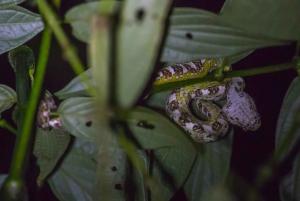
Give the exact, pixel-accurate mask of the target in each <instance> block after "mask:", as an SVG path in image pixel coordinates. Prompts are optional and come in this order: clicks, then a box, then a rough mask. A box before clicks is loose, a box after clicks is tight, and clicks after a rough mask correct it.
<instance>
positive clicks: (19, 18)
mask: <svg viewBox="0 0 300 201" xmlns="http://www.w3.org/2000/svg"><path fill="white" fill-rule="evenodd" d="M0 16H1V18H0V32H1V34H0V54H3V53H4V52H7V51H9V50H11V49H13V48H16V47H18V46H20V45H21V44H23V43H25V42H27V41H28V40H30V39H31V38H33V37H34V36H35V35H36V34H38V33H39V32H40V31H42V30H43V29H44V24H43V21H42V18H41V17H40V16H39V15H37V14H35V13H32V12H30V11H28V10H26V9H24V8H21V7H18V6H12V7H10V8H7V9H5V10H0Z"/></svg>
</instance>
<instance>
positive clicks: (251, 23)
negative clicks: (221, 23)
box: [220, 0, 300, 40]
mask: <svg viewBox="0 0 300 201" xmlns="http://www.w3.org/2000/svg"><path fill="white" fill-rule="evenodd" d="M299 8H300V2H299V1H298V0H287V1H282V0H273V1H269V0H227V1H226V2H225V4H224V6H223V8H222V10H221V13H220V15H221V17H222V19H224V20H226V21H227V22H228V23H230V24H232V25H234V26H235V27H237V28H240V29H243V30H245V31H247V32H249V33H255V34H259V35H264V36H268V37H270V38H279V39H287V40H298V39H299V36H300V26H299V24H300V13H299ZM262 16H263V17H262Z"/></svg>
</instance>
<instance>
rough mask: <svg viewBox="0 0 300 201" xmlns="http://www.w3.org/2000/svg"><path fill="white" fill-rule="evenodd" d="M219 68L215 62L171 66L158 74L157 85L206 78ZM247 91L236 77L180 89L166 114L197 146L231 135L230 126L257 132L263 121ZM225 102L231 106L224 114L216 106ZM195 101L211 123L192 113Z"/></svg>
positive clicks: (168, 106)
mask: <svg viewBox="0 0 300 201" xmlns="http://www.w3.org/2000/svg"><path fill="white" fill-rule="evenodd" d="M215 68H217V66H216V63H215V60H211V59H204V60H201V61H197V62H189V63H182V64H176V65H172V66H168V67H166V68H163V69H162V70H160V71H159V72H158V76H157V78H156V81H155V82H154V85H160V84H163V83H170V82H176V81H181V80H186V79H192V78H200V77H204V76H205V75H206V74H207V73H209V72H210V71H212V70H213V69H215ZM244 87H245V83H244V80H243V79H242V78H240V77H235V78H227V79H225V80H224V81H222V82H217V81H210V82H204V83H200V84H195V85H191V86H187V87H183V88H180V89H176V90H174V91H173V92H172V94H171V95H170V97H169V98H168V100H167V102H166V113H167V114H168V115H169V116H170V117H171V118H172V119H173V120H174V121H175V122H176V123H177V124H179V125H180V126H181V127H182V128H183V129H184V130H186V131H187V132H188V133H189V134H190V135H191V137H192V138H193V139H194V140H195V141H197V142H210V141H215V140H218V139H219V138H221V137H222V136H224V135H225V134H226V133H227V131H228V127H229V126H228V122H230V123H231V124H233V125H236V126H239V127H242V128H243V129H244V130H252V131H254V130H256V129H258V128H259V127H260V125H261V122H260V117H259V115H258V113H257V111H256V106H255V104H254V100H253V99H252V98H251V97H250V96H249V95H248V94H247V93H245V92H244V91H243V89H244ZM224 98H227V103H226V104H225V105H224V106H223V108H222V110H221V109H220V108H219V107H218V106H217V105H215V104H213V103H212V101H218V100H221V99H224ZM193 99H195V100H196V105H197V107H198V108H199V110H200V111H201V112H202V113H203V114H204V115H206V116H207V119H208V120H207V121H201V120H199V119H198V118H196V117H195V116H194V115H193V114H192V112H191V111H190V109H189V103H190V101H191V100H193Z"/></svg>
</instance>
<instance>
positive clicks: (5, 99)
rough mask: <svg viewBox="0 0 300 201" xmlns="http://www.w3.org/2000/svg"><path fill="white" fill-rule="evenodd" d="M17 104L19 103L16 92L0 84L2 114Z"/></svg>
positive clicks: (0, 109)
mask: <svg viewBox="0 0 300 201" xmlns="http://www.w3.org/2000/svg"><path fill="white" fill-rule="evenodd" d="M15 102H17V94H16V92H15V91H14V90H13V89H12V88H10V87H8V86H6V85H3V84H0V113H2V112H3V111H5V110H7V109H9V108H10V107H11V106H12V105H13V104H14V103H15Z"/></svg>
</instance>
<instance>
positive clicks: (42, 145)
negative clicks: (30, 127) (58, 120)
mask: <svg viewBox="0 0 300 201" xmlns="http://www.w3.org/2000/svg"><path fill="white" fill-rule="evenodd" d="M69 141H70V134H69V133H67V132H64V131H62V130H57V129H52V130H51V131H48V132H47V131H44V130H42V129H41V128H37V132H36V136H35V143H34V150H33V154H34V155H35V156H36V157H37V159H38V164H39V166H40V175H39V177H38V179H37V183H38V185H39V186H41V185H42V183H43V182H44V179H45V178H46V177H47V176H48V175H49V174H50V173H51V172H52V171H53V169H54V168H55V166H56V164H57V162H58V160H59V159H60V158H61V156H62V155H63V154H64V152H65V150H66V148H67V147H68V144H69Z"/></svg>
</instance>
